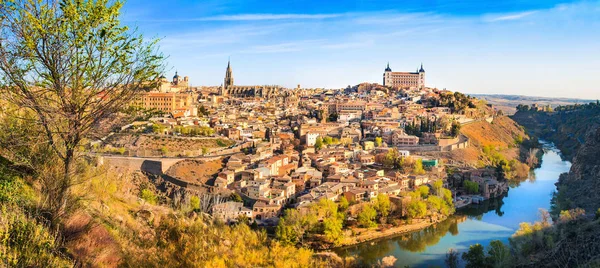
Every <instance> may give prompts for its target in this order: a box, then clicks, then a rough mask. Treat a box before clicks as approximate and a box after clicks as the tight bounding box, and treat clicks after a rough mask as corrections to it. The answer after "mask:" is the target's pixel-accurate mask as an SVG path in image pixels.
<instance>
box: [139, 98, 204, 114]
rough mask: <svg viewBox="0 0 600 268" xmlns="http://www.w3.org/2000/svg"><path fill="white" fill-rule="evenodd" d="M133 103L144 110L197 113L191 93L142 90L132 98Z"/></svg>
mask: <svg viewBox="0 0 600 268" xmlns="http://www.w3.org/2000/svg"><path fill="white" fill-rule="evenodd" d="M133 105H134V106H137V107H141V108H144V109H146V110H157V111H162V112H165V113H173V112H176V111H179V110H186V111H188V112H189V114H190V115H192V116H196V115H197V114H198V109H197V107H196V105H195V96H194V94H192V93H175V92H170V93H162V92H144V93H141V94H139V95H137V96H136V97H135V98H134V100H133Z"/></svg>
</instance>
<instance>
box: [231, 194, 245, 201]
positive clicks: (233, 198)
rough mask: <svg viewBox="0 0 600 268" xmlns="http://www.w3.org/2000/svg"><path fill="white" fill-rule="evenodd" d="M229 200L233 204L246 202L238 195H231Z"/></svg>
mask: <svg viewBox="0 0 600 268" xmlns="http://www.w3.org/2000/svg"><path fill="white" fill-rule="evenodd" d="M229 198H230V199H231V201H233V202H244V200H243V199H242V197H241V196H240V195H239V194H238V193H231V195H230V196H229Z"/></svg>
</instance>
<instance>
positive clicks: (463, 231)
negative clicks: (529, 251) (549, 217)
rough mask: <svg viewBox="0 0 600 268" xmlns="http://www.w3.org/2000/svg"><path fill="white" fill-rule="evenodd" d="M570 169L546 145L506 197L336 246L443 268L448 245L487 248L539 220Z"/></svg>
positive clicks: (346, 252) (370, 257)
mask: <svg viewBox="0 0 600 268" xmlns="http://www.w3.org/2000/svg"><path fill="white" fill-rule="evenodd" d="M570 167H571V163H570V162H568V161H563V160H562V159H561V157H560V155H559V151H558V149H556V148H555V147H553V146H550V145H544V155H543V156H542V165H541V166H540V168H537V169H535V170H534V171H533V172H532V174H531V176H530V178H529V179H527V180H525V181H523V182H521V183H519V184H518V185H514V186H512V187H511V188H510V189H509V191H508V193H507V194H506V195H505V196H504V197H502V198H496V199H493V200H488V201H486V202H484V203H483V204H481V205H474V206H471V207H467V208H464V209H462V210H459V211H458V212H457V213H456V214H455V215H454V216H452V217H450V218H448V219H447V220H446V221H443V222H440V223H438V224H436V225H434V226H431V227H428V228H426V229H424V230H421V231H418V232H414V233H409V234H405V235H400V236H397V237H391V238H386V239H382V240H377V241H372V242H366V243H363V244H359V245H356V246H352V247H347V248H342V249H338V250H337V253H338V254H339V255H340V256H360V257H361V258H362V259H363V260H365V262H367V263H368V264H374V263H377V262H378V261H379V260H381V259H382V258H383V257H386V256H390V255H392V256H394V257H396V258H397V261H396V263H395V264H396V266H397V267H404V266H406V265H408V266H410V267H431V266H438V267H445V264H444V259H445V257H446V252H447V251H448V249H450V248H454V249H456V250H457V251H459V252H464V251H466V250H467V249H468V247H469V246H470V245H472V244H476V243H479V244H482V245H485V246H487V245H488V244H489V242H490V241H492V240H501V241H503V242H505V243H507V242H508V238H509V237H510V236H511V235H512V234H513V233H514V232H515V231H516V230H517V229H518V228H519V223H521V222H534V221H536V220H539V210H540V209H546V210H548V209H549V208H550V199H551V198H552V192H553V191H554V190H555V189H556V186H555V185H554V183H555V182H556V181H557V180H558V177H559V175H560V174H561V173H564V172H567V171H569V168H570Z"/></svg>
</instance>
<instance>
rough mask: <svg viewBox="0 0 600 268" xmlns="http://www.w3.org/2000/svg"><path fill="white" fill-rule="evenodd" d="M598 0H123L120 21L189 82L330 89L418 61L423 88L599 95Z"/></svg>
mask: <svg viewBox="0 0 600 268" xmlns="http://www.w3.org/2000/svg"><path fill="white" fill-rule="evenodd" d="M599 3H600V2H597V1H578V2H570V3H564V2H558V1H531V2H527V3H524V2H521V1H507V2H503V3H493V2H487V3H486V2H483V3H481V2H466V3H465V2H447V3H444V4H432V3H425V4H424V3H412V2H394V3H389V2H379V1H356V2H351V3H350V4H342V3H336V2H334V3H329V2H328V3H326V4H318V3H316V2H310V1H308V2H303V3H299V2H294V1H291V2H287V1H283V2H260V4H258V3H254V2H252V1H224V2H223V1H214V2H213V1H205V2H202V3H200V4H198V3H193V2H191V1H180V2H178V3H175V4H173V3H159V2H156V3H155V2H149V3H147V2H144V3H142V2H141V1H137V0H134V1H128V2H127V3H126V4H125V10H124V12H123V16H122V18H123V21H124V22H125V23H127V24H128V25H130V26H135V27H138V28H139V30H140V31H141V32H142V33H144V34H145V36H147V37H160V38H161V39H162V40H161V42H160V45H161V51H162V52H164V53H165V55H168V56H169V59H168V63H169V66H170V67H172V68H171V69H169V70H168V71H167V73H166V76H167V77H169V76H170V75H172V74H174V72H175V70H178V71H179V73H180V75H187V76H189V77H190V83H191V84H192V85H193V86H198V85H220V84H222V83H223V77H224V75H225V68H226V66H227V59H228V58H229V57H231V64H232V67H233V69H234V72H235V77H236V83H239V84H246V85H248V84H257V85H258V84H260V85H262V84H278V85H281V86H285V87H296V85H297V84H300V85H301V86H302V87H325V88H342V87H345V86H347V85H356V84H359V83H362V82H371V83H380V84H381V83H382V81H381V74H382V72H383V70H384V69H385V67H386V64H387V62H388V61H389V62H390V67H392V69H394V71H409V72H410V71H414V69H415V67H417V66H419V64H420V63H421V62H422V63H423V64H424V66H425V68H426V69H427V71H428V72H427V84H426V85H427V86H429V87H438V88H447V89H448V90H452V91H461V92H466V93H484V94H516V95H528V96H547V97H573V98H584V99H595V98H600V90H598V89H597V84H598V83H599V82H600V78H599V77H598V76H597V73H598V71H600V67H598V66H600V65H599V64H600V56H599V55H598V52H597V45H598V44H599V43H600V39H599V38H598V36H599V35H598V32H599V29H600V27H597V26H600V25H599V24H600V23H599V22H600V15H599V14H600V12H599V11H600V4H599Z"/></svg>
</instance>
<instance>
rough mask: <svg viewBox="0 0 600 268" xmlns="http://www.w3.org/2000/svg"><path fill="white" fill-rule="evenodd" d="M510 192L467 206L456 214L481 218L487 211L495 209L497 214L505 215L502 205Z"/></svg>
mask: <svg viewBox="0 0 600 268" xmlns="http://www.w3.org/2000/svg"><path fill="white" fill-rule="evenodd" d="M509 192H510V190H509V191H508V192H506V193H504V194H503V195H501V196H498V197H496V198H492V199H488V200H485V201H483V202H482V203H480V204H477V205H471V206H468V207H465V208H463V209H461V210H459V211H457V213H456V214H458V215H466V216H468V217H469V218H471V219H476V220H481V219H482V217H483V215H484V214H485V213H487V212H489V211H492V210H493V211H494V212H495V213H496V215H498V216H499V217H502V216H503V215H504V211H503V210H502V205H504V201H503V199H504V198H507V197H508V195H509Z"/></svg>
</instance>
